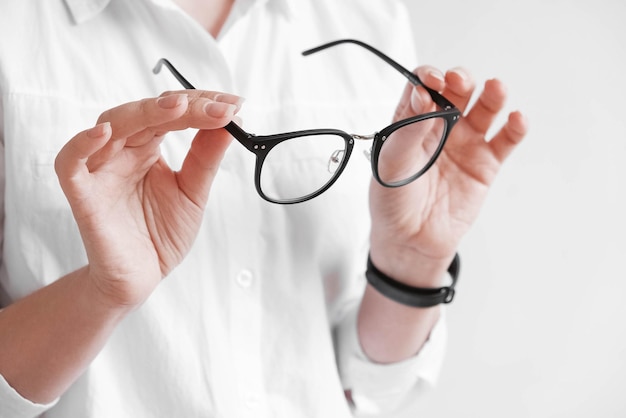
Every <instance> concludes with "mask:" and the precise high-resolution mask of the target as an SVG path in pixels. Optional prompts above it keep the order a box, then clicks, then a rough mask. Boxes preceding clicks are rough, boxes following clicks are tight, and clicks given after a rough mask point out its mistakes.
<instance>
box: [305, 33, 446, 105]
mask: <svg viewBox="0 0 626 418" xmlns="http://www.w3.org/2000/svg"><path fill="white" fill-rule="evenodd" d="M347 43H350V44H355V45H359V46H361V47H363V48H365V49H367V50H368V51H370V52H372V53H374V54H375V55H377V56H378V57H379V58H381V59H382V60H383V61H385V62H386V63H387V64H389V65H391V66H392V67H393V68H395V69H396V70H397V71H398V72H399V73H400V74H402V75H403V76H404V77H405V78H406V79H407V80H409V82H410V83H411V84H413V85H414V86H422V87H423V88H424V89H426V91H427V92H428V93H429V94H430V97H431V98H432V99H433V101H434V102H435V103H436V104H437V105H438V106H439V107H441V108H442V109H452V108H454V107H455V106H454V104H453V103H452V102H450V101H449V100H448V99H446V98H445V97H443V96H442V95H441V94H439V92H438V91H436V90H433V89H431V88H430V87H428V86H426V85H424V83H423V82H422V80H420V78H419V77H418V76H417V75H416V74H414V73H413V72H411V71H409V70H407V69H406V68H404V67H403V66H402V65H400V64H398V63H397V62H396V61H394V60H393V59H392V58H390V57H388V56H387V55H385V54H383V53H382V52H380V51H379V50H378V49H376V48H374V47H373V46H371V45H368V44H366V43H365V42H361V41H358V40H356V39H339V40H336V41H332V42H328V43H325V44H323V45H320V46H317V47H315V48H311V49H307V50H306V51H303V52H302V55H304V56H307V55H311V54H314V53H316V52H319V51H322V50H324V49H326V48H330V47H333V46H336V45H340V44H347Z"/></svg>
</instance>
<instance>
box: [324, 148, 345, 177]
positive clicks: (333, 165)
mask: <svg viewBox="0 0 626 418" xmlns="http://www.w3.org/2000/svg"><path fill="white" fill-rule="evenodd" d="M344 153H345V151H344V150H342V149H338V150H335V151H333V153H332V154H331V155H330V158H329V159H328V172H329V173H331V174H333V173H334V172H335V171H337V167H339V164H341V160H343V154H344Z"/></svg>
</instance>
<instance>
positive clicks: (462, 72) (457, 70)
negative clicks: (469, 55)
mask: <svg viewBox="0 0 626 418" xmlns="http://www.w3.org/2000/svg"><path fill="white" fill-rule="evenodd" d="M450 72H452V73H455V74H456V75H458V76H459V77H460V78H461V80H463V81H467V80H468V79H469V77H468V75H467V73H466V72H465V70H464V69H463V68H461V67H455V68H452V69H451V70H450Z"/></svg>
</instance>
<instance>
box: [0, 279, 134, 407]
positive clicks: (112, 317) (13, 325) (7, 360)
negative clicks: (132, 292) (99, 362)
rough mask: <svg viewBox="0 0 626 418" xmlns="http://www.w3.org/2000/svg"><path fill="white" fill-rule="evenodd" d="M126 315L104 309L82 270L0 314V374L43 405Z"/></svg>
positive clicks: (69, 381)
mask: <svg viewBox="0 0 626 418" xmlns="http://www.w3.org/2000/svg"><path fill="white" fill-rule="evenodd" d="M127 312H128V308H120V307H115V306H112V305H109V304H107V303H106V302H105V301H104V300H103V299H102V298H101V296H100V295H99V294H98V290H97V289H96V288H95V287H93V285H92V284H91V282H90V280H88V277H87V268H82V269H80V270H77V271H75V272H73V273H70V274H69V275H67V276H65V277H63V278H61V279H59V280H57V281H56V282H54V283H53V284H51V285H49V286H46V287H44V288H42V289H40V290H39V291H37V292H35V293H33V294H31V295H29V296H27V297H25V298H23V299H20V300H19V301H17V302H15V303H13V304H12V305H10V306H8V307H7V308H5V309H4V310H2V311H0V374H2V375H3V376H4V378H5V379H6V380H7V382H9V384H10V385H11V386H12V387H13V388H14V389H15V390H16V391H17V392H18V393H20V395H22V396H23V397H25V398H27V399H29V400H31V401H32V402H36V403H48V402H51V401H52V400H54V399H56V398H57V397H59V396H60V395H61V394H63V392H64V391H65V390H66V389H67V388H68V387H69V386H70V385H71V384H72V383H73V382H74V381H75V380H76V379H77V378H78V377H79V376H80V374H81V373H82V372H83V371H84V370H85V368H86V367H87V366H88V365H89V363H90V362H91V361H92V360H93V358H94V357H95V356H96V355H97V353H98V352H99V351H100V350H101V348H102V347H103V346H104V344H105V342H106V341H107V339H108V337H109V335H110V334H111V332H112V331H113V329H114V328H115V326H116V325H117V324H118V323H119V321H120V320H121V319H122V318H123V317H124V316H125V314H126V313H127Z"/></svg>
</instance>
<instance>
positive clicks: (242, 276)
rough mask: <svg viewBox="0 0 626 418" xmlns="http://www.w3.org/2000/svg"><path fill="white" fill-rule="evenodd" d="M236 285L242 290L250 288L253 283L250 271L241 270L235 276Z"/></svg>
mask: <svg viewBox="0 0 626 418" xmlns="http://www.w3.org/2000/svg"><path fill="white" fill-rule="evenodd" d="M236 280H237V284H238V285H239V286H241V287H243V288H244V289H248V288H249V287H250V286H252V282H253V281H254V276H253V275H252V272H251V271H250V270H241V271H240V272H239V274H237V279H236Z"/></svg>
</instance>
